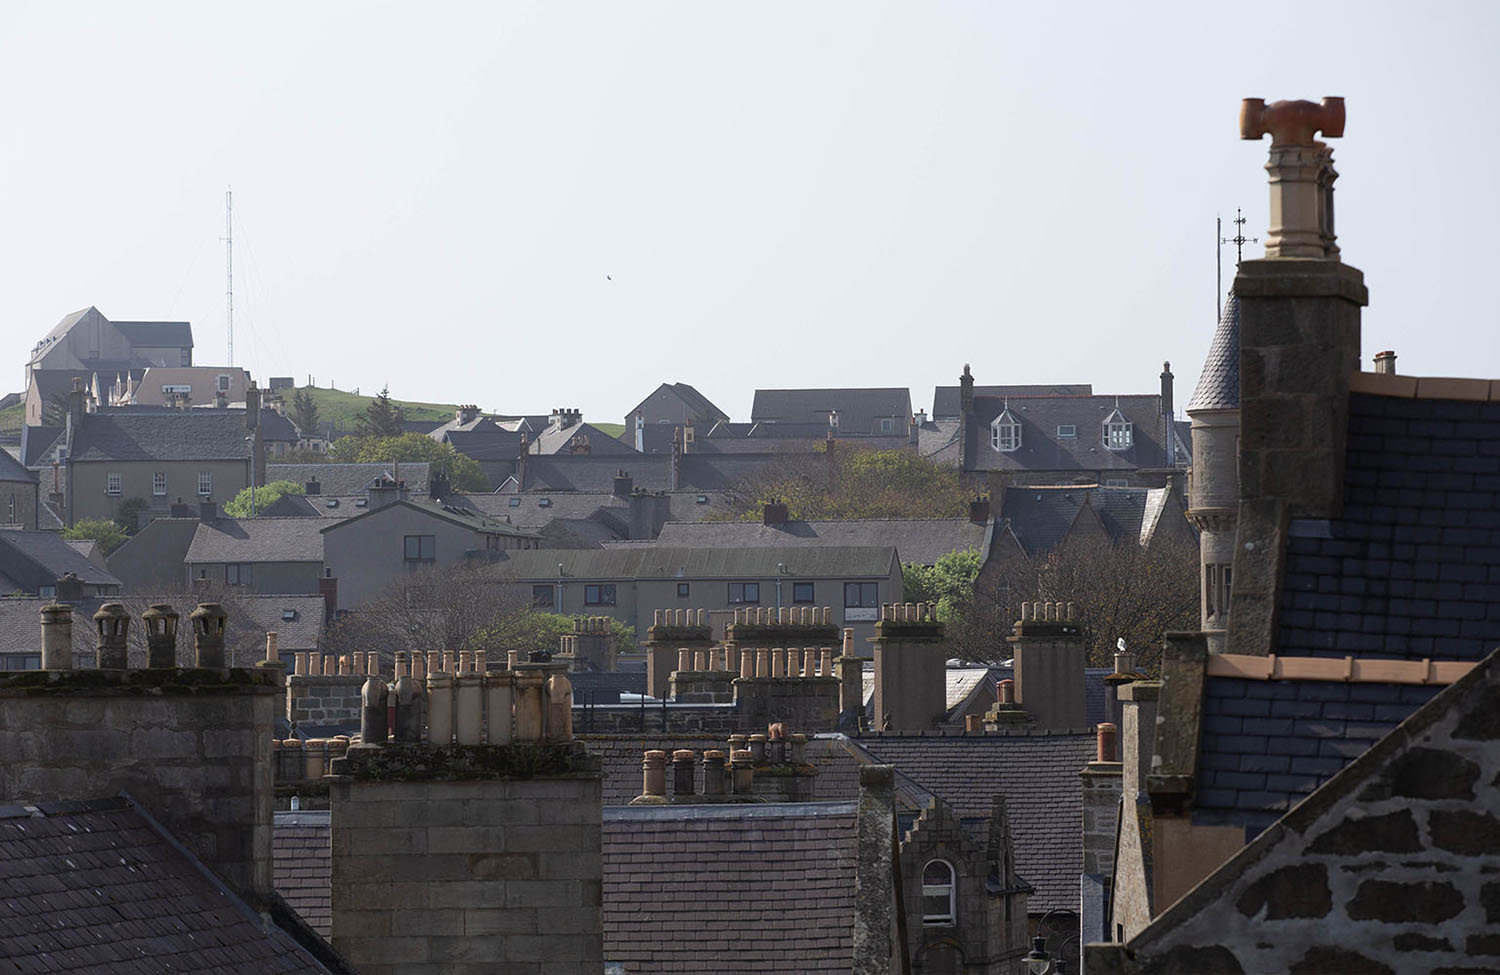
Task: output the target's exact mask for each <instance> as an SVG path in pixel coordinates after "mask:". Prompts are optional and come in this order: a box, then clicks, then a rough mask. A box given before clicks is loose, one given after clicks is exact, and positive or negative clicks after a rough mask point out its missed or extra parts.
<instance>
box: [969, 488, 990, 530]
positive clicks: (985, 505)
mask: <svg viewBox="0 0 1500 975" xmlns="http://www.w3.org/2000/svg"><path fill="white" fill-rule="evenodd" d="M969 520H970V521H972V522H973V523H974V524H976V525H983V524H985V523H987V522H988V521H989V520H990V499H989V498H987V497H984V496H982V495H976V496H975V498H974V500H972V501H970V502H969Z"/></svg>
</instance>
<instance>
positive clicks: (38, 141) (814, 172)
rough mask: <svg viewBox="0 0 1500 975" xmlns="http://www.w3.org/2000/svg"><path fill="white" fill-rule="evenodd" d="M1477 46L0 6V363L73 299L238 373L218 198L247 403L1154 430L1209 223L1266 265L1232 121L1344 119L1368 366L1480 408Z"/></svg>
mask: <svg viewBox="0 0 1500 975" xmlns="http://www.w3.org/2000/svg"><path fill="white" fill-rule="evenodd" d="M1497 36H1500V4H1496V3H1490V2H1472V3H1451V2H1429V3H1424V4H1421V5H1417V4H1399V3H1376V2H1362V3H1328V2H1320V3H1313V4H1308V3H1297V4H1292V3H1270V4H1261V5H1258V6H1256V7H1253V8H1251V7H1246V6H1245V5H1243V4H1233V5H1230V4H1208V3H1202V2H1195V3H1184V4H1153V3H1137V4H1118V3H1108V4H1106V3H1057V4H1014V5H1013V4H1000V3H995V2H993V0H988V2H975V3H959V2H927V0H924V2H920V3H917V2H909V3H883V2H876V0H856V2H795V3H793V2H772V0H762V2H757V3H744V4H727V3H714V4H705V3H699V2H685V3H645V2H628V3H626V2H618V0H614V2H600V3H590V2H554V3H531V4H528V3H504V2H487V3H474V4H463V3H426V4H421V5H416V4H410V3H405V4H394V3H376V2H367V0H362V2H358V3H339V2H326V0H325V2H317V3H305V2H298V3H282V2H262V3H257V4H244V3H240V4H227V3H203V2H192V3H166V2H139V3H92V2H82V0H80V2H69V3H55V2H43V3H22V2H16V0H5V2H4V3H0V92H3V93H4V94H3V95H0V120H3V125H4V143H3V144H4V148H3V150H0V340H3V341H0V362H9V363H11V366H12V368H13V372H11V373H10V375H11V376H12V377H13V378H12V382H11V384H10V385H14V386H15V387H16V388H18V389H19V387H20V385H21V382H22V381H23V375H24V373H23V366H24V364H25V361H26V359H27V357H28V355H29V352H30V349H31V347H32V346H33V344H34V343H35V342H36V341H37V340H38V339H40V338H41V337H42V336H43V335H44V334H45V333H46V332H47V331H48V330H49V329H50V328H52V326H53V325H55V324H56V323H57V321H58V320H59V319H61V318H62V317H63V316H64V315H66V314H68V313H70V312H72V311H76V310H78V309H81V308H86V307H88V306H90V305H93V306H95V307H97V308H98V309H99V310H100V311H101V312H102V313H103V314H104V315H105V316H106V317H108V318H111V319H114V320H171V321H184V320H185V321H190V322H191V323H192V325H193V334H194V339H195V343H196V348H195V351H194V361H195V362H196V363H198V364H202V365H219V364H224V363H226V362H227V361H229V356H228V348H227V334H226V331H227V330H226V318H227V316H226V301H225V291H226V275H225V245H224V242H223V240H222V238H223V237H224V236H225V191H226V189H228V188H231V187H232V189H233V194H234V196H233V200H234V209H233V248H234V289H233V290H234V356H233V362H234V364H235V365H240V366H243V367H246V368H248V369H249V370H250V371H251V373H252V374H253V375H254V376H255V377H256V378H257V379H259V380H261V382H262V383H263V384H264V381H265V379H266V378H267V377H270V376H294V377H296V378H297V381H298V383H299V384H301V383H305V382H307V381H308V379H309V377H312V379H313V380H314V381H315V382H316V384H317V385H319V386H328V385H330V384H333V385H336V386H337V387H338V388H340V389H356V388H358V389H359V390H360V391H361V392H364V393H367V394H368V393H371V392H373V391H375V390H377V389H379V388H380V387H382V386H385V385H388V386H389V388H390V390H391V394H392V395H393V396H396V397H397V398H401V399H408V400H421V401H435V402H465V403H466V402H474V403H477V404H479V405H480V406H481V407H482V408H484V409H486V410H490V411H494V412H502V413H539V412H548V411H549V410H551V409H553V408H556V407H572V408H578V409H581V410H582V411H583V414H584V417H585V419H589V420H595V421H604V422H622V421H623V418H624V415H625V413H626V412H627V411H628V410H630V409H631V408H632V407H633V406H634V405H635V404H636V403H637V402H639V401H640V400H641V399H643V398H645V396H646V395H648V394H649V393H650V392H651V391H652V390H653V389H655V388H656V386H657V385H658V384H659V383H661V382H687V383H691V384H692V385H694V386H696V387H697V388H698V389H699V390H700V391H701V392H702V393H703V394H705V395H706V396H708V397H709V398H710V399H711V400H713V401H714V402H715V403H716V404H717V405H718V406H719V407H721V408H722V409H724V410H725V411H726V412H728V413H729V414H730V415H731V416H732V417H733V418H735V419H747V418H748V417H749V413H750V404H751V399H752V396H753V391H754V390H755V389H756V388H784V387H840V386H906V387H909V388H910V389H911V391H912V400H913V404H914V407H915V408H917V409H923V408H928V409H930V406H931V400H932V389H933V387H934V386H935V385H938V384H943V385H952V384H954V383H956V381H957V377H958V375H959V373H960V371H961V370H962V367H963V365H964V364H965V363H969V364H970V365H971V366H972V369H973V373H974V376H975V378H976V381H977V382H979V383H980V384H999V383H1044V382H1086V383H1092V384H1093V386H1094V390H1095V392H1098V393H1121V394H1124V393H1140V392H1151V391H1154V390H1155V389H1156V388H1157V386H1158V380H1157V376H1158V374H1159V373H1160V371H1161V364H1162V362H1163V361H1166V360H1170V361H1171V363H1172V369H1173V372H1174V373H1175V375H1176V377H1177V389H1178V393H1177V403H1178V407H1179V410H1180V409H1181V407H1182V406H1185V405H1186V402H1187V400H1188V398H1189V396H1190V395H1191V390H1192V386H1193V384H1194V383H1195V382H1196V380H1197V375H1198V369H1199V366H1200V364H1201V362H1202V360H1203V357H1204V355H1205V353H1206V352H1207V350H1208V344H1209V339H1210V336H1211V334H1212V331H1213V326H1214V315H1215V306H1216V303H1217V300H1218V298H1219V286H1218V284H1217V283H1216V256H1218V257H1221V258H1222V261H1223V275H1224V277H1223V287H1224V288H1226V289H1227V287H1228V286H1229V282H1230V280H1231V279H1232V277H1233V266H1234V248H1233V246H1232V245H1231V246H1228V247H1221V246H1218V245H1217V243H1216V241H1217V236H1219V235H1218V234H1217V232H1216V226H1215V219H1216V217H1223V218H1224V221H1225V222H1224V231H1223V234H1222V236H1224V237H1230V236H1233V225H1232V224H1231V223H1230V221H1231V220H1232V219H1233V217H1234V214H1235V211H1236V208H1237V207H1240V208H1243V210H1244V213H1245V216H1246V220H1247V222H1246V230H1245V232H1246V235H1247V236H1256V237H1261V238H1264V236H1265V227H1266V222H1267V217H1266V212H1267V200H1268V190H1267V186H1266V176H1265V172H1264V170H1263V168H1262V167H1263V166H1264V164H1265V160H1266V152H1267V148H1268V144H1269V143H1268V140H1263V141H1262V142H1260V143H1250V142H1244V141H1241V140H1240V139H1239V138H1238V112H1239V103H1240V99H1241V98H1244V97H1263V98H1266V99H1267V100H1277V99H1282V98H1309V99H1319V98H1321V97H1323V96H1325V95H1342V96H1343V97H1344V98H1345V99H1346V100H1347V112H1348V121H1347V126H1346V129H1345V135H1344V137H1343V138H1342V139H1338V140H1332V141H1331V144H1332V145H1333V147H1334V159H1335V165H1336V166H1337V168H1338V170H1339V172H1340V174H1341V175H1340V179H1339V181H1338V184H1337V192H1336V200H1337V221H1338V223H1337V230H1338V234H1339V243H1340V246H1341V247H1342V249H1343V259H1344V260H1345V261H1346V262H1347V263H1350V264H1353V265H1354V266H1356V267H1358V268H1360V269H1361V270H1363V271H1364V273H1365V279H1366V283H1367V284H1368V285H1369V288H1370V306H1369V307H1368V308H1367V309H1366V310H1365V313H1364V340H1363V356H1364V359H1365V362H1366V368H1369V365H1368V363H1369V359H1370V357H1371V356H1373V355H1374V353H1375V352H1377V351H1380V350H1382V349H1394V350H1396V352H1397V353H1398V355H1399V359H1398V362H1397V369H1398V371H1401V372H1407V373H1413V374H1420V375H1450V376H1451V375H1458V376H1486V377H1492V378H1493V377H1500V339H1497V338H1496V324H1497V323H1496V313H1495V310H1494V309H1495V307H1496V305H1495V303H1494V301H1493V300H1492V299H1491V296H1490V295H1489V294H1488V292H1487V291H1486V290H1485V288H1482V287H1480V285H1482V284H1483V283H1484V281H1485V280H1487V279H1488V276H1489V274H1491V273H1493V270H1492V269H1493V259H1494V256H1495V254H1496V251H1497V249H1500V242H1497V236H1496V216H1497V210H1500V180H1496V179H1494V178H1493V175H1492V169H1493V161H1494V160H1495V159H1496V158H1500V104H1497V101H1500V99H1497V96H1500V68H1497V67H1496V61H1495V58H1494V52H1493V40H1494V38H1495V37H1497ZM1486 65H1488V67H1486ZM1260 253H1261V248H1260V245H1258V244H1250V245H1247V246H1246V250H1245V254H1246V256H1247V257H1258V256H1260ZM0 386H6V384H4V383H0ZM7 389H8V386H6V388H0V393H3V392H5V391H7Z"/></svg>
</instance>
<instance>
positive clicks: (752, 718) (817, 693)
mask: <svg viewBox="0 0 1500 975" xmlns="http://www.w3.org/2000/svg"><path fill="white" fill-rule="evenodd" d="M734 697H735V706H736V708H737V709H738V712H739V718H738V724H739V726H740V727H739V729H738V730H742V731H743V730H746V729H751V728H764V727H766V726H767V725H769V724H772V723H774V722H778V721H779V722H782V723H784V724H786V725H787V726H788V727H791V728H803V729H806V730H807V731H808V732H809V733H811V734H817V733H818V732H823V731H833V730H834V728H835V727H837V725H838V718H839V681H838V678H837V677H739V678H736V679H735V681H734Z"/></svg>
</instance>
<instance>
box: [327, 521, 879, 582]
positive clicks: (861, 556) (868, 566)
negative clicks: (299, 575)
mask: <svg viewBox="0 0 1500 975" xmlns="http://www.w3.org/2000/svg"><path fill="white" fill-rule="evenodd" d="M344 524H348V522H344ZM501 554H502V555H503V556H504V558H501V559H499V560H497V562H496V563H495V564H496V566H497V568H499V569H500V570H501V571H503V572H505V573H506V574H508V575H513V576H515V577H516V578H518V579H553V580H555V579H557V577H558V568H557V565H558V563H559V562H561V563H562V566H563V568H562V573H563V577H564V578H572V579H646V578H649V579H657V578H671V577H673V576H677V575H679V574H680V575H681V576H682V577H683V578H687V579H737V578H747V579H754V578H759V577H772V576H775V575H776V574H777V572H776V567H777V565H778V564H784V565H785V566H786V567H787V569H788V570H789V572H791V574H793V575H796V576H800V577H803V578H881V577H884V576H885V575H887V574H888V573H889V572H890V571H891V569H892V566H893V564H894V562H895V559H896V550H895V549H893V548H873V547H866V548H835V547H827V548H746V549H717V548H668V547H665V546H646V545H642V546H639V547H637V546H630V547H622V548H607V549H586V550H566V551H560V550H556V549H537V550H532V551H524V552H504V553H501Z"/></svg>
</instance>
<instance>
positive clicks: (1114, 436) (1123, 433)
mask: <svg viewBox="0 0 1500 975" xmlns="http://www.w3.org/2000/svg"><path fill="white" fill-rule="evenodd" d="M1132 426H1133V424H1132V423H1131V422H1130V421H1129V420H1127V419H1126V418H1125V414H1124V413H1121V412H1120V408H1119V407H1118V406H1116V407H1115V408H1114V411H1113V412H1111V413H1110V414H1109V416H1107V417H1105V418H1104V446H1106V447H1108V448H1109V449H1110V450H1129V449H1130V445H1131V443H1132V441H1133V436H1132V433H1131V427H1132Z"/></svg>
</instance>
